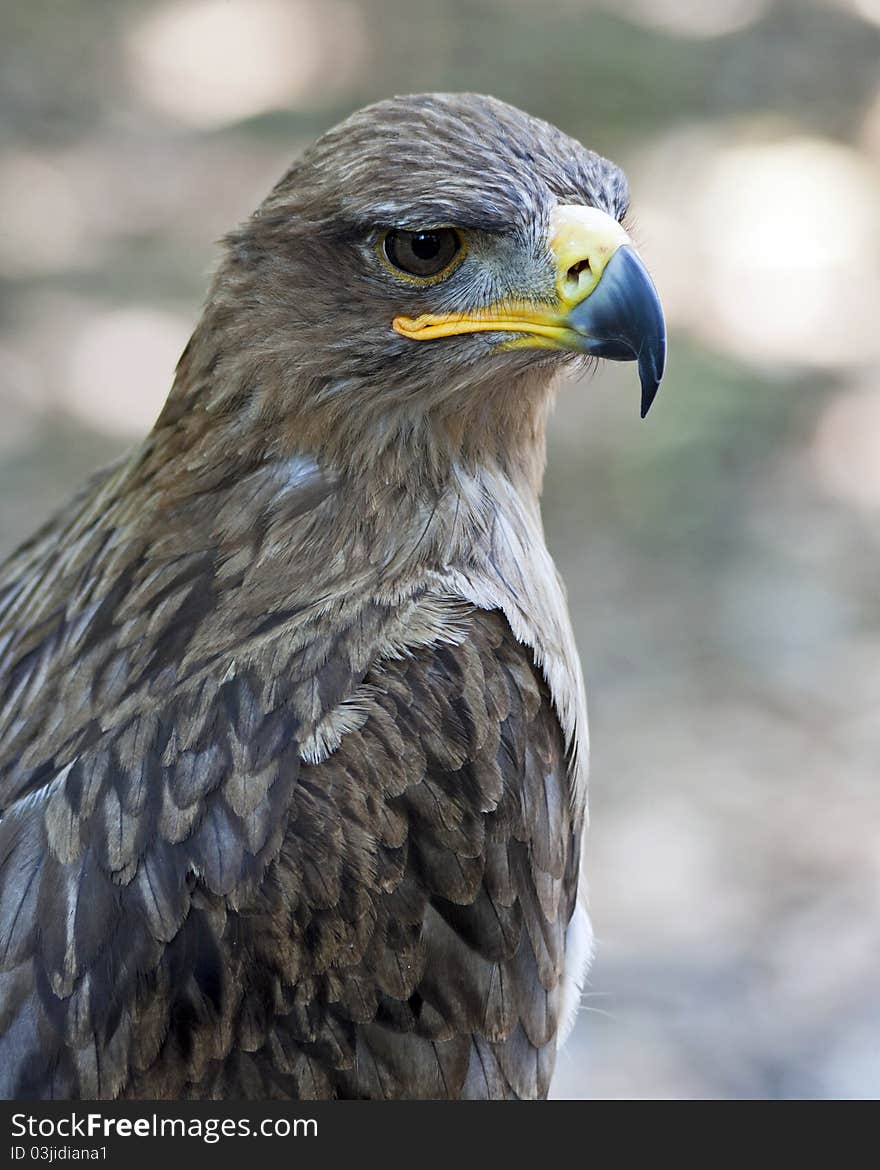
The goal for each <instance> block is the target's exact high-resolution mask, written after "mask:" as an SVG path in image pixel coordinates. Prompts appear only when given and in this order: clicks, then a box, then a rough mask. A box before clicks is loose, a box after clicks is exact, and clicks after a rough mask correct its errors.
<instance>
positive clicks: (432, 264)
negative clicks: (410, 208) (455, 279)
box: [382, 227, 464, 279]
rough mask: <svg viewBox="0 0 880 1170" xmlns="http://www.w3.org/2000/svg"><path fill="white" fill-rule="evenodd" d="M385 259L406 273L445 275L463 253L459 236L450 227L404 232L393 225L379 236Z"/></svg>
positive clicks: (423, 276) (410, 274)
mask: <svg viewBox="0 0 880 1170" xmlns="http://www.w3.org/2000/svg"><path fill="white" fill-rule="evenodd" d="M382 252H383V254H384V256H385V259H386V260H387V261H388V263H389V264H390V265H391V266H392V267H393V268H396V269H398V271H400V272H404V273H406V275H407V276H416V277H421V278H422V279H430V278H432V277H437V276H440V275H441V274H443V275H445V274H446V272H447V270H449V269H451V268H452V266H453V264H454V263H455V262H456V261H457V260H459V259H461V258H462V257H463V254H464V243H463V241H462V238H461V236H460V235H459V234H458V232H457V231H456V230H455V228H451V227H437V228H428V229H426V230H425V231H420V232H407V231H403V230H402V229H399V228H395V229H394V230H393V231H390V232H387V233H386V235H385V236H384V237H383V239H382Z"/></svg>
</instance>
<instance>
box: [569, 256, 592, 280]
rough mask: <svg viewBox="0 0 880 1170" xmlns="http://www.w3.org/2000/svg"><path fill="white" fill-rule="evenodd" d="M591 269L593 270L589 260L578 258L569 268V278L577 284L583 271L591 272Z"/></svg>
mask: <svg viewBox="0 0 880 1170" xmlns="http://www.w3.org/2000/svg"><path fill="white" fill-rule="evenodd" d="M590 271H591V269H590V261H589V260H578V262H577V263H576V264H572V266H571V268H569V270H568V279H569V280H570V281H573V283H575V284H577V282H578V280H579V279H580V275H581V273H582V272H586V273H589V272H590Z"/></svg>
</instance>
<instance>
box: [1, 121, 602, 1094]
mask: <svg viewBox="0 0 880 1170" xmlns="http://www.w3.org/2000/svg"><path fill="white" fill-rule="evenodd" d="M457 100H458V101H459V105H458V106H455V104H454V100H453V99H450V98H438V99H436V100H435V101H434V104H433V105H431V104H430V103H428V104H426V103H425V102H424V101H422V99H418V100H415V99H413V100H412V101H411V103H410V105H407V104H406V100H403V101H402V103H400V104H399V105H395V104H394V103H391V104H390V106H389V109H390V110H391V113H388V111H387V110H386V112H385V113H384V114H382V115H381V116H382V117H387V118H389V119H390V124H391V125H392V126H393V125H396V124H397V122H396V121H395V119H397V120H398V121H400V119H403V120H402V121H400V125H404V124H408V123H407V122H406V119H408V118H410V117H411V116H412V117H415V118H416V119H417V120H418V118H424V119H427V122H426V125H434V122H437V119H436V118H435V114H436V113H437V110H438V109H441V108H442V109H441V112H442V110H446V111H447V113H448V109H447V107H448V108H449V109H453V108H454V109H455V110H460V111H462V117H465V115H467V116H469V117H471V121H472V125H471V130H472V132H473V133H474V134H476V135H485V134H487V133H489V135H490V138H491V139H492V141H495V140H496V139H497V143H496V145H497V148H498V150H499V151H502V154H503V153H504V151H507V152H508V153H509V152H510V150H511V147H510V143H511V142H517V143H522V142H524V141H525V138H524V135H525V134H527V133H530V134H532V135H533V137H535V138H536V141H537V139H539V138H540V136H541V135H545V139H544V144H543V146H542V147H541V149H540V150H539V149H538V148H537V145H536V148H535V151H534V153H533V154H532V155H530V156H529V155H522V156H520V154H519V153H516V152H515V156H511V158H507V157H506V155H505V159H506V163H505V165H506V164H507V163H509V164H510V165H511V166H513V167H514V173H515V175H519V179H520V180H521V183H522V185H523V187H522V190H520V192H519V196H517V193H516V192H515V191H513V190H511V193H510V199H511V202H510V205H509V206H508V207H506V208H505V206H504V205H503V200H502V199H501V195H500V194H499V192H501V191H502V190H503V189H504V187H503V184H500V185H498V186H497V189H496V187H493V191H494V192H495V194H494V195H493V200H494V205H493V209H492V215H493V219H492V224H491V225H489V228H490V229H491V230H498V224H497V222H496V221H501V220H503V219H504V215H505V212H507V213H509V214H508V218H509V222H510V223H516V224H517V225H518V226H517V227H516V233H515V238H516V241H517V246H520V245H521V244H522V241H523V238H524V236H523V233H524V232H525V233H526V235H527V234H528V232H529V231H533V232H538V231H539V230H540V228H541V226H542V225H544V224H545V221H546V214H545V213H546V210H547V206H548V205H549V202H552V199H553V198H554V197H555V195H554V192H555V193H556V194H565V196H566V197H567V198H572V197H573V196H572V194H571V192H572V191H573V190H575V189H580V190H581V191H582V193H583V194H582V197H583V198H584V199H587V200H590V201H593V202H602V201H603V200H604V201H605V202H606V203H607V205H608V206H609V207H612V208H618V206H619V204H620V201H621V199H622V197H623V196H622V194H621V192H622V190H623V188H621V187H620V186H619V184H618V181H617V179H616V178H615V176H616V175H617V174H618V172H616V170H614V169H613V168H611V164H607V163H605V162H604V160H599V159H598V158H597V156H594V155H590V154H589V152H585V151H583V148H581V147H579V146H577V144H570V148H569V147H566V150H567V151H568V153H566V150H563V151H562V152H561V153H560V152H559V149H557V148H560V147H561V146H563V145H564V144H565V143H567V142H570V140H566V139H563V138H562V136H561V135H559V134H558V132H557V131H553V132H552V134H553V135H555V137H552V136H551V137H550V138H549V139H548V138H546V134H547V132H549V130H550V128H548V127H545V126H544V124H543V123H534V122H532V121H531V120H529V119H527V118H526V116H525V115H522V114H520V113H519V112H518V111H511V110H510V108H509V107H504V106H502V105H501V104H500V103H492V102H491V101H490V100H489V99H476V98H468V99H457ZM444 103H445V105H444ZM450 103H452V105H450ZM468 103H470V104H468ZM380 109H381V108H380ZM401 110H402V111H403V114H401V113H400V111H401ZM413 111H415V113H413ZM468 111H470V113H468ZM447 113H444V114H443V117H442V118H440V120H439V122H437V125H441V124H442V125H445V124H446V122H445V121H444V119H446V117H447ZM404 115H405V117H404ZM375 116H379V115H375ZM432 119H434V120H433V121H432ZM463 124H464V125H465V126H467V125H468V123H467V121H466V119H465V122H464V123H463ZM487 127H489V129H488V130H487ZM362 131H363V127H361V124H360V123H359V122H357V120H355V121H354V122H353V123H352V129H351V143H352V146H351V149H352V150H353V151H354V152H355V153H357V151H358V150H361V151H365V152H366V154H369V151H370V150H372V149H373V147H372V145H371V144H370V141H371V140H370V139H369V136H365V135H364V134H363V132H362ZM499 135H500V137H499ZM330 138H331V139H332V135H331V136H330ZM329 140H330V139H328V141H329ZM333 141H335V140H333ZM548 142H550V143H551V145H550V146H548V145H547V143H548ZM498 143H501V144H502V145H503V150H502V145H498ZM551 147H552V148H551ZM518 149H519V148H518ZM578 152H579V153H578ZM309 157H311V162H309ZM365 157H366V155H365ZM446 158H447V155H443V154H442V152H441V158H440V162H442V161H443V160H444V159H446ZM554 159H556V160H559V159H562V160H563V161H562V162H561V163H560V166H562V172H560V173H556V172H553V171H552V166H551V163H552V162H553V160H554ZM502 161H504V160H502ZM349 164H350V165H349ZM496 164H497V165H496ZM492 165H493V167H495V169H496V170H497V171H498V173H499V175H500V173H501V171H500V169H499V168H500V167H501V163H500V162H499V161H498V160H497V159H496V160H495V162H494V163H493V164H492ZM327 166H328V164H327V158H326V156H325V154H323V153H322V152H321V150H318V152H317V154H313V155H312V156H306V159H305V160H304V162H303V164H302V165H301V166H299V167H297V168H294V170H293V171H292V172H290V174H289V175H288V176H286V177H285V179H284V180H283V181H282V183H281V184H279V187H278V188H276V190H275V192H273V193H272V195H271V196H270V198H269V200H268V201H267V203H266V205H265V206H264V208H263V209H262V210H261V212H260V213H258V214H257V215H256V216H255V217H254V218H253V219H252V220H251V221H250V222H249V224H248V225H246V226H245V227H244V228H242V229H240V231H239V232H238V233H236V234H235V235H234V236H233V237H231V238H230V241H229V251H228V255H227V259H226V262H225V264H224V265H223V266H221V269H220V272H219V273H218V276H217V279H216V281H215V284H214V287H213V289H212V293H211V298H210V300H209V304H208V307H207V308H206V311H205V315H204V317H203V319H202V322H201V323H200V325H199V327H198V328H197V330H196V332H195V334H194V335H193V338H192V340H191V342H190V344H189V345H188V347H187V349H186V351H185V353H184V355H183V357H182V358H181V362H180V365H179V367H178V372H177V379H176V381H175V386H174V388H173V390H172V393H171V396H170V398H169V400H168V403H167V405H166V407H165V409H164V411H163V413H162V415H161V417H160V419H159V420H158V422H157V424H156V427H155V428H154V430H153V432H152V433H151V434H150V436H148V438H147V439H146V440H145V441H144V443H143V444H142V445H141V446H140V447H139V448H137V449H136V450H135V451H134V452H133V453H132V454H131V455H130V456H129V457H127V458H126V459H125V460H123V461H122V462H121V463H119V464H117V465H116V466H114V467H112V468H109V469H108V470H107V471H105V472H102V473H100V474H99V475H98V476H97V477H95V478H94V479H93V481H92V482H91V483H90V484H88V485H86V487H85V488H84V489H83V490H82V491H81V492H80V493H79V495H77V496H76V497H75V498H74V499H73V500H71V502H70V503H69V504H68V505H67V506H66V507H65V508H64V509H63V510H62V511H61V512H60V513H59V514H58V515H57V516H56V517H54V518H53V519H52V520H51V521H50V522H49V523H48V524H47V525H46V526H45V527H44V528H43V529H42V530H41V531H39V532H38V533H36V534H35V536H34V537H33V538H32V539H31V540H30V541H29V542H28V543H27V544H25V545H24V546H23V547H22V548H20V549H19V550H18V551H17V552H16V553H15V554H14V555H13V556H12V557H11V558H10V559H9V560H8V561H7V562H6V563H5V564H4V565H0V1095H3V1096H17V1097H69V1098H75V1097H84V1098H108V1099H109V1098H114V1097H120V1096H134V1097H153V1098H161V1097H262V1098H274V1097H279V1098H282V1097H286V1098H300V1099H316V1098H327V1097H344V1098H399V1097H422V1098H479V1097H492V1098H534V1097H544V1096H546V1094H547V1091H548V1086H549V1080H550V1076H551V1074H552V1070H553V1063H554V1058H555V1052H556V1048H557V1043H558V1041H559V1038H560V1036H561V1034H562V1032H563V1030H564V1028H565V1027H566V1026H567V1024H568V1022H569V1020H570V1016H571V1013H572V1005H573V1003H574V1002H575V1001H576V998H577V994H578V989H579V987H580V982H579V980H580V978H581V970H580V959H581V958H582V959H586V957H587V956H588V954H589V940H588V931H587V930H586V929H585V927H584V922H585V919H583V916H582V911H581V910H578V912H577V916H575V910H576V901H577V891H578V875H579V865H580V849H581V833H582V829H583V823H584V817H585V799H586V787H585V779H586V712H585V706H584V698H583V683H582V678H581V673H580V667H579V664H578V658H577V653H576V650H575V647H574V641H573V637H572V632H571V627H570V623H569V619H568V614H567V609H566V604H565V597H564V593H563V589H562V586H561V584H560V581H559V578H558V576H557V574H556V571H555V568H554V566H553V563H552V561H551V559H550V556H549V553H548V552H547V549H546V546H545V544H544V538H543V532H542V529H541V520H540V513H539V508H538V491H539V488H540V478H541V472H542V468H543V441H544V440H543V435H544V422H545V418H546V414H547V410H548V408H549V402H550V385H551V381H552V373H553V371H554V369H555V368H556V367H552V366H549V365H547V364H546V362H544V364H542V361H543V359H539V358H534V356H532V357H530V358H529V359H528V361H526V360H525V359H524V358H522V356H521V355H512V356H511V355H506V356H505V357H504V359H503V362H502V360H501V359H500V358H498V357H497V355H492V354H489V355H488V356H487V354H486V351H480V353H479V356H480V361H479V362H478V361H476V360H475V356H474V354H475V352H476V351H469V350H462V351H461V353H460V354H459V356H458V358H456V359H455V361H454V362H452V364H449V363H447V365H445V366H442V367H441V368H437V369H435V367H434V366H433V365H431V362H432V361H436V358H434V359H432V358H430V357H426V355H425V354H424V353H422V352H421V351H420V352H419V354H418V355H417V356H414V357H413V358H412V359H410V360H409V361H408V364H406V365H402V364H401V361H400V351H399V349H397V348H393V347H397V346H399V344H400V339H399V338H397V337H396V335H394V334H393V332H392V331H390V330H389V329H388V325H387V322H388V320H389V312H390V305H391V303H392V302H391V300H390V299H389V298H390V296H391V294H390V293H389V292H388V290H384V291H383V289H382V288H380V286H379V285H378V284H377V283H376V281H375V279H374V278H373V276H366V277H364V278H363V280H362V282H361V284H358V285H355V286H352V287H350V288H349V289H348V290H347V293H346V298H343V299H341V300H340V301H338V302H334V303H329V302H328V301H326V299H325V300H324V301H321V298H322V297H325V298H326V297H327V296H329V295H330V294H329V293H328V292H327V291H326V289H325V288H324V287H323V286H321V285H320V283H319V282H316V280H315V266H316V265H318V266H319V268H318V270H319V271H320V270H321V268H322V267H323V268H326V267H327V265H328V264H333V265H334V266H336V267H337V268H339V267H340V265H339V263H338V262H337V261H338V256H339V250H340V249H342V250H343V251H344V250H345V249H346V248H350V238H351V230H352V228H351V213H352V208H353V207H354V206H355V204H356V203H357V191H351V190H349V191H347V193H346V195H345V200H344V206H343V205H342V204H340V203H339V202H338V199H337V196H338V192H337V190H336V187H337V186H338V182H337V181H336V180H334V182H330V180H329V179H328V177H327V175H328V174H329V172H328V171H327ZM340 167H341V169H342V171H343V172H344V173H343V175H342V179H344V175H345V174H349V175H350V177H351V178H352V181H353V182H354V181H355V179H356V178H357V175H358V174H360V171H359V169H358V165H356V160H355V162H352V160H351V159H349V160H348V162H346V160H345V159H344V158H341V159H340ZM438 167H439V162H438ZM535 168H537V170H536V169H535ZM566 168H567V170H566ZM368 169H369V168H368ZM551 172H552V173H551ZM563 172H564V173H563ZM366 173H367V171H366V170H365V171H364V174H366ZM471 177H472V178H473V176H471ZM337 179H339V175H338V174H337ZM459 179H460V181H461V182H462V183H464V181H465V179H464V178H463V177H462V176H459ZM404 180H405V176H403V177H402V178H401V182H404ZM606 180H607V182H606ZM612 180H613V182H612ZM418 181H419V182H426V181H427V179H425V178H424V177H423V178H421V179H419V180H418ZM518 181H519V180H518ZM334 183H335V185H334ZM609 183H610V186H609V185H608V184H609ZM526 187H527V188H528V190H526V189H525V188H526ZM603 192H604V194H603ZM455 194H456V192H455V189H454V184H453V185H452V186H450V185H447V187H446V189H445V195H444V199H445V200H446V199H452V198H453V197H454V196H455ZM410 195H411V197H408V199H407V200H406V201H405V202H406V206H407V208H409V212H412V214H416V212H417V202H418V201H417V200H416V198H415V195H414V194H413V193H412V192H411V193H410ZM319 196H320V198H319ZM458 197H459V199H460V201H461V206H462V207H465V206H467V207H469V208H470V209H471V212H472V213H473V215H474V216H476V215H477V204H478V203H479V200H478V199H477V198H476V195H475V192H474V191H473V190H467V191H464V190H462V189H459V190H458ZM360 198H361V202H362V204H363V206H364V207H366V206H367V204H368V202H369V200H368V192H365V191H362V192H361V193H360ZM382 198H383V200H384V202H383V206H385V205H386V204H387V202H388V200H387V198H386V196H383V197H382ZM334 200H336V203H334ZM475 200H476V202H475ZM319 205H320V207H321V208H323V211H322V212H321V215H319V214H318V211H317V208H318V207H319ZM334 209H335V210H334ZM409 212H408V214H409ZM526 213H527V214H526ZM524 215H526V218H527V220H528V222H527V223H526V222H525V221H524V219H523V217H524ZM334 216H335V218H334ZM322 217H323V218H322ZM529 217H531V218H529ZM524 223H525V226H523V225H524ZM493 225H494V226H493ZM529 225H531V226H529ZM484 226H485V225H484ZM334 231H336V232H337V234H336V235H334V234H333V232H334ZM527 242H528V241H527ZM508 243H509V242H508ZM511 246H512V245H511ZM321 249H324V251H323V252H322V251H321ZM334 249H335V250H334ZM521 250H522V249H521ZM345 254H346V255H347V256H348V257H349V259H350V260H351V262H352V265H354V266H355V268H356V265H357V263H360V261H359V260H357V257H356V256H355V254H354V253H352V252H351V251H349V252H348V253H345ZM505 254H506V255H512V254H513V252H511V251H510V247H508V252H507V253H505ZM524 254H526V255H527V259H528V261H529V263H530V264H532V265H533V270H532V278H533V279H534V280H538V279H539V277H538V276H536V275H535V272H536V271H537V268H535V267H534V266H535V265H538V266H539V267H540V265H541V264H543V263H544V261H543V259H542V257H543V256H544V252H541V250H540V249H539V248H538V246H537V244H536V243H535V240H534V239H532V240H531V243H530V244H529V247H528V248H526V249H525V253H524ZM371 255H372V252H371ZM536 257H537V259H536ZM370 271H372V270H370ZM541 271H542V272H543V271H544V269H543V268H542V269H541ZM540 279H542V280H543V279H544V277H543V276H542V277H540ZM304 289H305V290H308V291H309V296H304V295H303V293H302V290H304ZM297 290H299V291H297ZM312 293H314V298H312V295H311V294H312ZM397 295H399V294H398V291H394V296H397ZM444 295H447V294H444ZM383 297H384V298H385V299H384V300H383ZM312 308H314V310H315V313H316V314H317V316H316V317H315V320H314V322H310V321H309V320H308V319H307V316H306V314H307V313H308V312H311V311H312ZM347 312H351V313H354V314H355V315H354V316H353V317H345V316H344V314H345V313H347ZM327 321H334V322H335V323H336V328H337V329H338V330H341V331H342V333H341V334H338V335H337V337H336V338H335V339H333V338H330V339H328V338H327V337H326V336H325V335H324V331H325V330H326V322H327ZM310 330H312V332H310ZM315 330H317V332H315ZM346 330H347V331H348V335H350V336H357V337H359V338H361V339H362V341H361V343H360V345H359V347H358V345H355V346H354V347H353V349H352V346H350V345H348V344H347V336H348V335H347V334H346V332H345V331H346ZM292 335H293V336H294V337H295V338H296V339H297V346H296V347H295V348H294V349H292V348H291V346H292V345H293V342H292V341H291V336H292ZM467 344H473V345H477V344H479V345H483V344H484V342H483V340H481V339H479V338H478V339H477V340H476V341H474V339H470V340H469V341H468V343H467ZM371 346H372V347H373V348H371ZM389 347H391V348H389ZM423 348H424V347H423ZM350 349H351V350H352V352H351V353H349V350H350ZM319 360H320V362H323V363H324V365H323V367H322V366H321V365H320V364H319ZM456 362H457V364H456ZM425 363H427V364H425ZM440 373H442V374H443V377H439V376H438V375H439V374H440ZM432 394H433V397H432ZM511 403H515V404H516V409H515V410H513V409H511ZM572 924H573V925H572ZM575 934H576V935H577V939H578V942H577V945H576V946H573V947H572V957H573V956H574V955H575V954H577V956H578V962H577V964H573V962H572V960H571V959H569V960H567V959H566V939H567V937H571V938H574V937H575Z"/></svg>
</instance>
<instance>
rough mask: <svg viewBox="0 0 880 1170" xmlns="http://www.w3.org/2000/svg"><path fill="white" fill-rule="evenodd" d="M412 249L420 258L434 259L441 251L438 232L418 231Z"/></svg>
mask: <svg viewBox="0 0 880 1170" xmlns="http://www.w3.org/2000/svg"><path fill="white" fill-rule="evenodd" d="M412 250H413V253H414V254H415V255H416V256H418V258H419V259H420V260H433V259H434V258H435V257H436V256H437V255H438V253H439V252H440V237H439V236H438V235H437V233H436V232H416V234H415V235H414V236H413V240H412Z"/></svg>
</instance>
